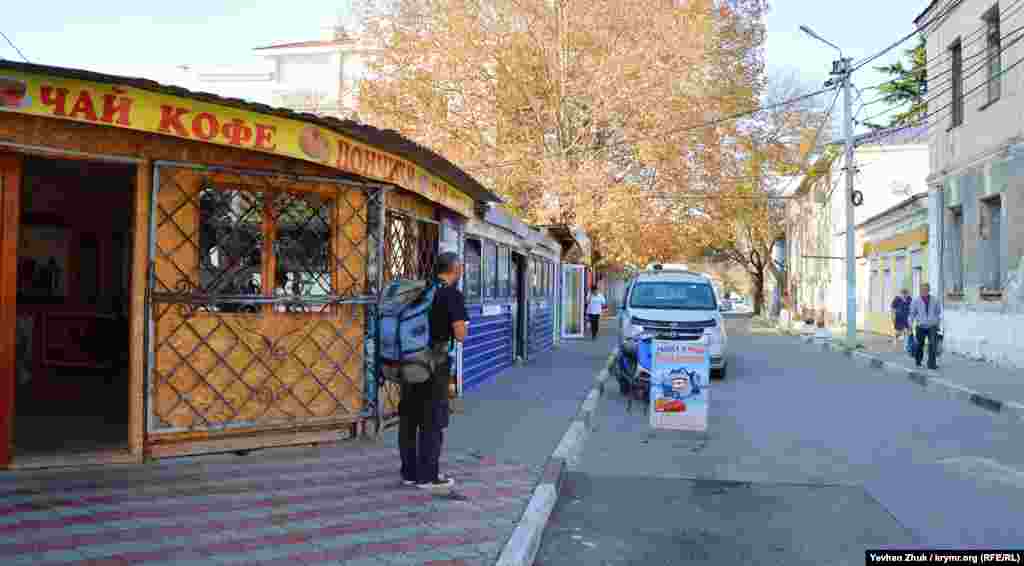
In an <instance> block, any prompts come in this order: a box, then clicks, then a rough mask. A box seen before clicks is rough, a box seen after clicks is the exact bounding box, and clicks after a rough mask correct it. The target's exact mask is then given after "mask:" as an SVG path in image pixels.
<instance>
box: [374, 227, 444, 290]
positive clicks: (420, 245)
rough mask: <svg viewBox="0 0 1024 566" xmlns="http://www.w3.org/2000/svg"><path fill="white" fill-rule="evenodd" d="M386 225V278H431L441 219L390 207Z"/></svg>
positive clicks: (389, 279) (415, 279)
mask: <svg viewBox="0 0 1024 566" xmlns="http://www.w3.org/2000/svg"><path fill="white" fill-rule="evenodd" d="M385 219H386V224H385V225H384V280H385V281H393V280H395V279H409V280H413V281H417V280H420V281H421V280H430V279H431V278H432V277H433V276H434V260H435V259H437V244H438V240H439V239H440V230H439V227H438V225H437V222H434V221H431V220H424V219H420V218H413V217H411V216H408V215H406V214H405V213H402V212H400V211H397V210H388V211H387V215H386V217H385Z"/></svg>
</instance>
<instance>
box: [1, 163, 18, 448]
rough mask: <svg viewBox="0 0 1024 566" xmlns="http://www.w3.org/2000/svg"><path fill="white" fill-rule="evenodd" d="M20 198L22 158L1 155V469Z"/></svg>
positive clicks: (8, 435)
mask: <svg viewBox="0 0 1024 566" xmlns="http://www.w3.org/2000/svg"><path fill="white" fill-rule="evenodd" d="M20 197H21V156H20V155H17V154H14V153H3V152H0V466H4V467H6V466H9V465H10V463H11V458H12V456H13V454H12V452H13V445H14V392H15V383H16V382H17V369H16V368H17V364H16V359H17V352H16V345H17V337H16V333H15V324H16V323H17V319H18V228H19V223H20V221H21V219H20V217H21V209H20V206H21V203H20V200H21V199H20Z"/></svg>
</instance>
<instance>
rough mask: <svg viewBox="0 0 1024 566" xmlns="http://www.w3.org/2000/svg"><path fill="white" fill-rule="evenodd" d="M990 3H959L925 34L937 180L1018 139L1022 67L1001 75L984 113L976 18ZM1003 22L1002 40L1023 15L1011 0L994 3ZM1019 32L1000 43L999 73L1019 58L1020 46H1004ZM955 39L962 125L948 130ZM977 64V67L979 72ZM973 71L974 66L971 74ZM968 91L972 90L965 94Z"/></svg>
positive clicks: (1023, 113)
mask: <svg viewBox="0 0 1024 566" xmlns="http://www.w3.org/2000/svg"><path fill="white" fill-rule="evenodd" d="M950 3H951V0H941V1H940V2H938V4H937V5H936V6H935V7H934V8H932V10H931V12H929V14H928V15H927V16H925V17H926V18H932V17H933V16H934V14H938V13H941V11H942V10H945V8H946V6H948V5H949V4H950ZM995 5H996V2H995V1H994V0H970V1H968V2H960V5H959V7H957V8H956V9H954V10H953V12H952V13H951V14H950V15H949V16H947V17H946V18H944V19H942V20H940V21H938V22H936V23H935V24H934V25H933V26H932V27H931V28H930V29H929V31H928V34H927V44H928V60H929V61H932V63H931V64H930V68H929V69H928V76H929V87H930V90H931V91H932V92H930V93H929V95H928V96H929V100H931V99H932V98H933V97H935V98H934V102H929V106H930V107H934V108H945V110H942V111H941V112H939V113H938V116H937V117H938V118H939V119H940V120H941V123H940V124H936V125H935V126H934V127H932V128H931V129H930V132H929V133H930V139H929V142H930V146H931V168H932V171H933V173H935V174H937V175H939V174H943V172H944V171H946V170H950V171H946V172H952V170H955V169H959V168H962V167H965V166H968V165H970V163H971V161H973V160H974V159H975V158H977V157H980V156H981V155H983V154H984V153H986V152H987V151H989V150H992V149H995V148H997V147H998V146H999V145H1001V144H1002V143H1005V141H1006V140H1008V139H1009V138H1011V137H1014V136H1020V135H1022V134H1024V128H1022V124H1024V104H1022V102H1024V100H1022V91H1024V63H1022V64H1021V65H1019V66H1017V67H1014V68H1013V69H1012V70H1010V71H1007V72H1006V73H1005V74H1004V75H1003V76H1002V79H1001V81H1002V93H1001V97H1000V99H999V101H998V102H996V103H994V104H993V105H991V106H990V107H988V108H983V106H984V105H985V104H986V103H987V101H988V94H987V92H986V91H987V89H986V88H985V87H984V83H985V82H986V81H987V80H988V77H987V73H986V71H985V69H984V61H985V59H986V57H985V56H984V55H979V53H980V52H982V51H983V50H984V49H985V41H984V35H985V34H984V32H983V31H979V29H980V28H981V26H982V23H983V22H982V16H983V15H984V14H985V13H986V12H987V11H988V10H989V9H991V8H992V7H993V6H995ZM999 6H1000V9H1001V11H1002V14H1003V19H1002V21H1001V23H1000V26H1001V29H1000V33H1001V35H1003V36H1006V35H1007V34H1009V33H1012V32H1014V31H1015V30H1016V29H1017V28H1019V27H1020V26H1021V25H1024V10H1022V9H1021V6H1020V5H1019V4H1018V3H1016V2H1013V1H1011V0H1002V2H999ZM1021 33H1022V32H1020V31H1017V33H1016V34H1014V35H1012V36H1011V37H1009V38H1007V39H1004V40H1003V47H1004V49H1005V51H1004V52H1003V54H1002V59H1001V62H1002V67H1003V69H1007V68H1009V67H1010V66H1011V65H1013V64H1014V63H1016V62H1018V61H1020V60H1021V58H1022V57H1024V41H1018V42H1016V44H1015V45H1013V46H1010V47H1007V46H1008V45H1009V44H1010V43H1011V42H1012V41H1013V40H1014V39H1020V37H1021ZM957 38H960V39H961V41H962V42H963V44H964V51H963V58H964V64H963V66H964V69H963V73H964V88H963V92H964V95H965V97H966V99H965V102H964V122H963V125H961V126H958V127H956V128H953V129H952V130H949V128H950V125H951V124H952V122H951V117H950V109H949V104H950V102H951V101H952V91H951V89H949V88H948V87H949V85H950V80H949V75H950V72H949V69H950V65H949V63H948V61H949V54H948V48H949V46H950V45H951V44H952V43H953V42H954V41H955V40H956V39H957ZM979 65H980V67H979ZM975 67H979V68H978V70H977V72H975ZM971 91H975V92H974V93H971Z"/></svg>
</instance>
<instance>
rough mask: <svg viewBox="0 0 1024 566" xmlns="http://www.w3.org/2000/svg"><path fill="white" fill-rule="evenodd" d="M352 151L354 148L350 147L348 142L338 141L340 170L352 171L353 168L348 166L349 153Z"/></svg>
mask: <svg viewBox="0 0 1024 566" xmlns="http://www.w3.org/2000/svg"><path fill="white" fill-rule="evenodd" d="M351 149H352V146H351V145H349V144H348V142H347V141H344V140H338V169H345V170H346V171H351V168H350V167H349V164H348V158H349V151H350V150H351Z"/></svg>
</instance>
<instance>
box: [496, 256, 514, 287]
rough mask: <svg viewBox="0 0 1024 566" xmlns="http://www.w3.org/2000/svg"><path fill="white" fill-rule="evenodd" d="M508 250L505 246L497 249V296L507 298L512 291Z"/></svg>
mask: <svg viewBox="0 0 1024 566" xmlns="http://www.w3.org/2000/svg"><path fill="white" fill-rule="evenodd" d="M508 262H509V250H508V247H507V246H499V247H498V296H499V297H501V298H507V297H508V296H509V293H510V292H511V290H512V285H511V280H510V279H511V272H510V271H509V266H508Z"/></svg>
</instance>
